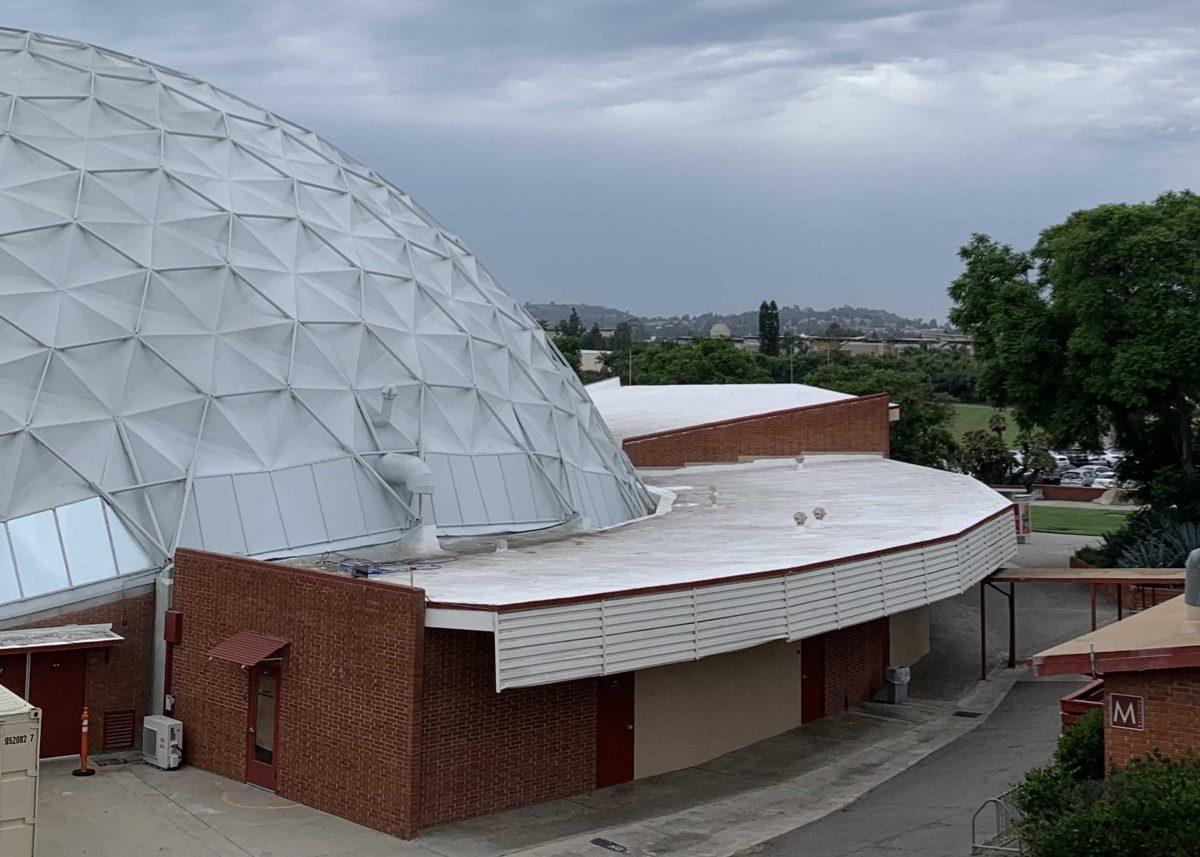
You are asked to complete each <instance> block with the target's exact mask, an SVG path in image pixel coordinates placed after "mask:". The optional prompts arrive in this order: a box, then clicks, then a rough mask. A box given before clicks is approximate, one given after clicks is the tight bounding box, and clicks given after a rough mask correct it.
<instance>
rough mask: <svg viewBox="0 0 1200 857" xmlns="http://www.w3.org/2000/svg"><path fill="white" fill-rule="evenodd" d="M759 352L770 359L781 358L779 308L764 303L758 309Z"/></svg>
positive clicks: (767, 302) (769, 302)
mask: <svg viewBox="0 0 1200 857" xmlns="http://www.w3.org/2000/svg"><path fill="white" fill-rule="evenodd" d="M758 350H759V351H760V352H761V353H763V354H765V355H767V356H768V357H778V356H779V307H778V306H777V305H776V303H775V301H763V302H762V304H761V305H760V306H759V308H758Z"/></svg>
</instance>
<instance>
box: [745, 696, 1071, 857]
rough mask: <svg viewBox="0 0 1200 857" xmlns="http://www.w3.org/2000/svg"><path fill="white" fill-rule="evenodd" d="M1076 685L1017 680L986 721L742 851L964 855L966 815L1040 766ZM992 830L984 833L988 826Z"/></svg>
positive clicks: (851, 856) (848, 856) (837, 856)
mask: <svg viewBox="0 0 1200 857" xmlns="http://www.w3.org/2000/svg"><path fill="white" fill-rule="evenodd" d="M1077 684H1078V682H1076V683H1064V682H1043V681H1022V682H1019V683H1017V684H1016V685H1015V686H1014V687H1013V689H1012V690H1011V691H1010V692H1009V694H1008V696H1007V697H1006V698H1005V700H1004V701H1003V702H1002V703H1001V704H1000V706H999V707H998V708H997V709H996V711H995V712H994V713H993V714H992V716H991V717H990V718H988V721H987V723H985V724H983V725H982V726H980V727H979V729H978V730H976V731H975V732H972V733H971V734H970V735H966V736H964V737H961V738H959V739H957V740H956V741H954V742H952V743H951V744H949V745H948V746H946V747H944V748H943V749H941V750H939V751H938V752H936V753H934V754H933V755H931V756H929V757H928V758H926V759H923V760H922V761H920V762H918V763H917V764H916V765H913V766H912V767H911V768H909V769H908V770H907V771H905V772H903V773H902V774H900V775H899V776H897V777H894V778H893V779H891V780H889V781H888V782H886V783H884V784H883V785H881V786H879V787H878V788H876V789H874V790H873V791H871V792H870V793H869V794H867V795H865V796H864V797H863V798H862V799H860V800H858V801H856V802H855V803H853V804H852V805H851V806H848V807H846V808H845V809H843V810H841V811H839V812H835V813H832V814H831V815H828V816H826V817H825V818H823V819H821V820H820V821H818V822H817V823H815V824H810V825H808V826H807V827H804V828H801V829H800V830H796V831H794V832H792V833H789V834H786V835H785V836H782V837H780V838H778V839H775V840H773V841H772V842H769V843H766V844H765V845H762V846H758V847H756V848H753V849H752V850H750V851H746V852H743V853H746V854H749V853H753V854H756V855H766V856H767V857H792V855H796V857H800V855H818V854H819V855H821V857H964V855H966V854H970V853H971V816H972V814H973V813H974V812H975V810H976V809H977V808H978V807H979V805H980V804H981V803H982V802H983V801H985V800H987V799H988V798H990V797H996V796H998V795H1000V794H1003V793H1004V792H1005V791H1007V790H1008V789H1009V788H1010V786H1011V785H1012V784H1013V783H1014V782H1016V781H1017V780H1019V779H1020V778H1021V776H1022V775H1023V774H1024V773H1025V771H1027V770H1028V769H1029V768H1031V767H1033V766H1034V765H1044V764H1045V763H1046V762H1047V761H1048V760H1049V759H1050V756H1051V754H1052V753H1053V752H1054V743H1055V739H1056V738H1057V737H1058V729H1059V724H1058V699H1059V698H1060V697H1061V696H1063V695H1064V694H1065V693H1067V692H1069V690H1070V689H1071V688H1072V687H1074V686H1075V685H1077ZM989 830H990V828H989Z"/></svg>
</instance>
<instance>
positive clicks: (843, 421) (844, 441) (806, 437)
mask: <svg viewBox="0 0 1200 857" xmlns="http://www.w3.org/2000/svg"><path fill="white" fill-rule="evenodd" d="M888 432H889V424H888V396H887V394H880V395H876V396H863V397H861V398H856V399H847V400H845V401H840V402H829V403H827V404H823V405H812V406H810V407H807V408H796V409H794V410H790V411H780V412H778V413H775V414H767V415H763V416H759V417H749V418H746V419H739V420H729V421H727V422H723V423H714V424H713V425H710V426H707V427H698V428H692V429H684V430H681V431H676V432H669V433H667V432H664V433H661V434H655V435H647V436H645V437H643V438H640V439H639V438H630V439H628V440H626V441H625V443H624V444H623V445H624V448H625V452H626V453H627V454H628V455H629V459H630V460H631V461H632V462H633V464H634V466H636V467H681V466H683V465H684V464H693V463H707V462H720V461H738V460H739V459H740V458H742V457H754V456H760V457H767V456H785V455H799V454H801V453H809V452H873V453H878V454H880V455H887V454H888V451H889V448H890V447H889V443H890V440H889V433H888Z"/></svg>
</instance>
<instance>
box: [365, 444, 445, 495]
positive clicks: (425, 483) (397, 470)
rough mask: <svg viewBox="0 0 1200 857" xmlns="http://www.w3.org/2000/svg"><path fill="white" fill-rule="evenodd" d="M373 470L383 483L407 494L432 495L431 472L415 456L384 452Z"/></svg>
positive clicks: (427, 466) (426, 465)
mask: <svg viewBox="0 0 1200 857" xmlns="http://www.w3.org/2000/svg"><path fill="white" fill-rule="evenodd" d="M375 470H376V472H378V473H379V475H380V476H382V477H383V481H384V482H386V483H387V484H389V485H391V486H392V487H394V488H399V489H401V490H404V491H407V492H408V493H409V494H432V493H433V487H434V485H433V471H432V470H430V469H429V465H428V464H426V463H425V462H424V461H422V460H421V459H420V458H418V457H417V456H415V455H405V454H404V453H401V452H385V453H384V454H383V455H381V456H379V462H378V463H377V464H376V465H375Z"/></svg>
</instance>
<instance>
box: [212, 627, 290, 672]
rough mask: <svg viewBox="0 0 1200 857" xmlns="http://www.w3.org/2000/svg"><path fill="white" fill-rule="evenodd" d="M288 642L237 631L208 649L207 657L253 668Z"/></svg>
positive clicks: (278, 638)
mask: <svg viewBox="0 0 1200 857" xmlns="http://www.w3.org/2000/svg"><path fill="white" fill-rule="evenodd" d="M290 642H291V640H289V639H287V638H286V637H276V636H273V635H271V634H260V633H258V632H257V631H238V632H237V633H236V634H234V635H233V636H232V637H226V638H225V639H224V640H222V641H221V642H219V643H217V645H215V646H213V647H212V648H211V649H209V650H208V656H209V657H210V658H219V659H220V660H222V661H229V662H230V663H234V664H238V665H239V666H242V667H253V666H258V665H259V664H261V663H262V662H263V661H265V660H267V659H269V658H272V657H274V656H275V655H276V654H277V653H278V652H279V651H280V650H281V649H283V647H284V646H286V645H287V644H288V643H290Z"/></svg>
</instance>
